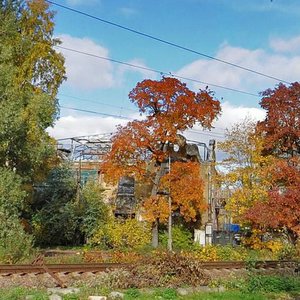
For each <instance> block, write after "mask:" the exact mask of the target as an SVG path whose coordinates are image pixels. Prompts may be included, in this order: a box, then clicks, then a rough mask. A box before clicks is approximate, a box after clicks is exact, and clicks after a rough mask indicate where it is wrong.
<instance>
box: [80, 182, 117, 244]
mask: <svg viewBox="0 0 300 300" xmlns="http://www.w3.org/2000/svg"><path fill="white" fill-rule="evenodd" d="M82 201H83V205H84V210H83V211H84V212H83V216H82V231H83V233H84V234H85V237H86V239H87V240H88V239H89V238H90V237H91V236H93V235H94V233H95V232H96V230H97V229H98V228H99V227H100V226H101V225H103V224H105V223H107V222H109V221H110V219H111V218H112V214H111V211H110V208H109V206H108V204H105V203H104V201H103V189H102V188H101V186H100V185H99V183H98V182H96V181H93V180H92V181H88V182H87V184H86V185H85V186H84V187H83V189H82Z"/></svg>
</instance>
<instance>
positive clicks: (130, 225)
mask: <svg viewBox="0 0 300 300" xmlns="http://www.w3.org/2000/svg"><path fill="white" fill-rule="evenodd" d="M90 243H91V244H92V245H95V246H99V247H102V248H112V249H115V250H121V249H123V250H124V249H140V248H143V247H144V246H146V245H147V244H149V243H150V228H149V226H148V224H146V223H145V222H141V221H138V220H136V219H127V220H118V219H117V220H112V221H111V222H108V223H107V224H103V225H101V226H100V227H99V228H98V230H97V231H96V232H95V234H94V235H93V237H92V238H91V240H90Z"/></svg>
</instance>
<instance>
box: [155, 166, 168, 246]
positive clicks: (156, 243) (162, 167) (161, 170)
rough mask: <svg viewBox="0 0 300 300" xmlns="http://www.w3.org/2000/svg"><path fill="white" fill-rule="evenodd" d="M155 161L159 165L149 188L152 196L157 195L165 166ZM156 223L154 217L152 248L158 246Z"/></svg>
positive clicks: (157, 220) (157, 221)
mask: <svg viewBox="0 0 300 300" xmlns="http://www.w3.org/2000/svg"><path fill="white" fill-rule="evenodd" d="M157 163H158V164H159V167H158V171H157V173H156V175H155V179H154V183H153V187H152V190H151V196H153V197H156V196H157V192H158V186H159V182H160V179H161V177H162V176H163V175H164V171H165V168H166V165H167V164H166V163H165V162H163V163H161V162H157ZM158 223H159V219H156V220H155V221H154V222H153V223H152V247H153V248H157V247H158Z"/></svg>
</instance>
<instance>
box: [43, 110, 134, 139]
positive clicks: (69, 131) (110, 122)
mask: <svg viewBox="0 0 300 300" xmlns="http://www.w3.org/2000/svg"><path fill="white" fill-rule="evenodd" d="M127 122H128V121H127V120H124V119H118V118H113V117H95V116H83V115H79V116H74V115H73V116H71V115H68V116H65V117H61V118H60V119H59V120H58V121H57V122H56V124H55V126H54V127H53V128H48V132H49V134H50V135H51V136H53V137H55V138H56V139H61V138H69V137H76V136H83V135H93V134H98V133H110V132H114V131H116V126H117V125H119V124H121V125H125V124H126V123H127Z"/></svg>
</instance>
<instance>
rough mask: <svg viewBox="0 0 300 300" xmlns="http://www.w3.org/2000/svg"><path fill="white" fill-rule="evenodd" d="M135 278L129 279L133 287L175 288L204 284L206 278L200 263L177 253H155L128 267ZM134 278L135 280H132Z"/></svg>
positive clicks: (206, 280)
mask: <svg viewBox="0 0 300 300" xmlns="http://www.w3.org/2000/svg"><path fill="white" fill-rule="evenodd" d="M128 270H129V272H130V273H131V274H133V275H134V276H135V277H133V278H132V281H130V280H131V278H129V279H128V280H129V282H131V285H132V286H133V287H138V288H141V287H154V286H156V287H177V286H183V285H186V284H188V285H190V286H197V285H201V284H202V285H203V284H206V283H207V282H208V280H209V278H208V276H207V275H205V274H204V272H203V271H202V267H201V263H199V262H198V261H197V260H195V259H191V258H187V257H184V256H182V255H180V254H177V253H165V252H156V253H153V255H151V256H148V257H145V258H144V259H143V260H141V261H139V262H138V263H136V264H133V265H131V266H129V268H128ZM134 278H135V280H134Z"/></svg>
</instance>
